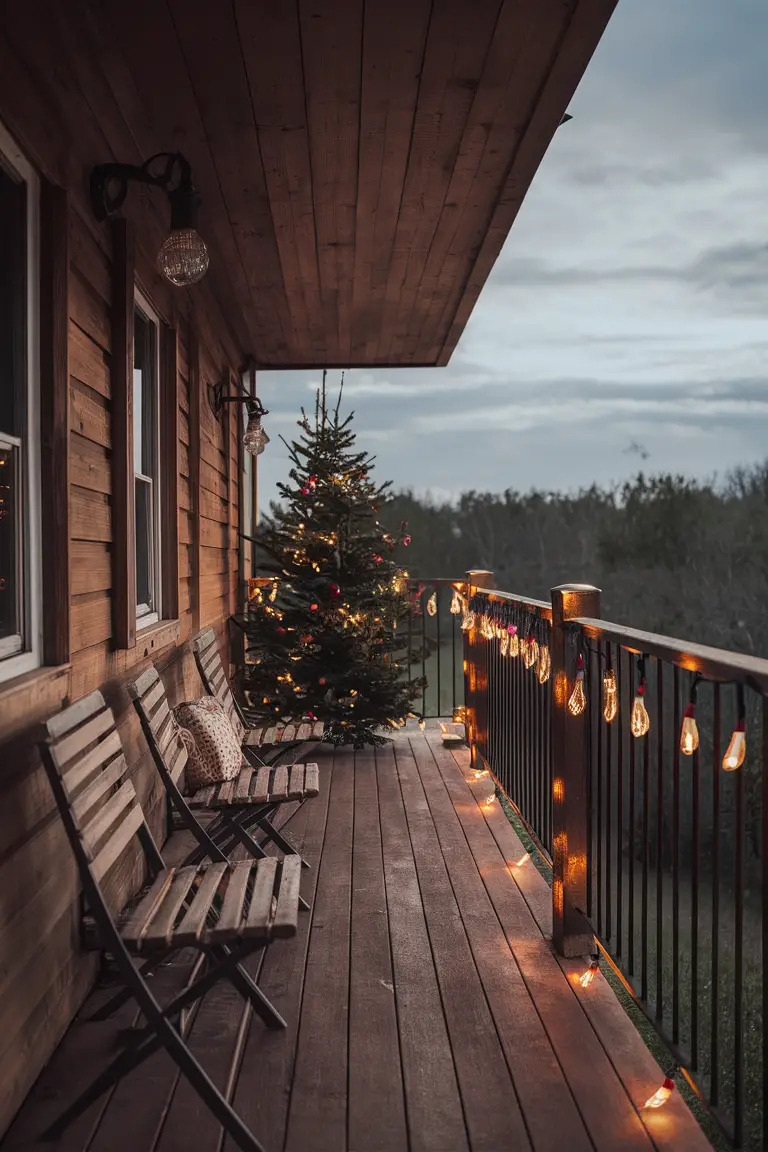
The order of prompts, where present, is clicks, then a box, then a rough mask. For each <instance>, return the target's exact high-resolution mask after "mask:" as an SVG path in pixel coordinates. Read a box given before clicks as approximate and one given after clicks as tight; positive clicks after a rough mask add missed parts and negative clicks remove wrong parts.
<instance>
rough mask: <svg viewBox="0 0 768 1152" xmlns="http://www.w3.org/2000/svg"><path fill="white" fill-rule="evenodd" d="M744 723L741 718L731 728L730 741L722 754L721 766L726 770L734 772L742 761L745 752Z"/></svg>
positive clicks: (745, 736)
mask: <svg viewBox="0 0 768 1152" xmlns="http://www.w3.org/2000/svg"><path fill="white" fill-rule="evenodd" d="M745 728H746V724H745V723H744V721H743V720H739V721H738V722H737V724H736V727H735V728H734V730H733V735H732V736H731V741H730V744H729V745H728V747H727V748H726V750H725V756H723V768H724V769H725V771H726V772H735V771H736V769H737V768H741V766H742V764H743V763H744V757H745V756H746V754H747V735H746V732H745Z"/></svg>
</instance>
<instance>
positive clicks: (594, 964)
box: [579, 953, 600, 988]
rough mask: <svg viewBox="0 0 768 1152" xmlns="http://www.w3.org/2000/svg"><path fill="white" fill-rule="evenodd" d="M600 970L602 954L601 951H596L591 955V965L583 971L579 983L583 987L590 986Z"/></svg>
mask: <svg viewBox="0 0 768 1152" xmlns="http://www.w3.org/2000/svg"><path fill="white" fill-rule="evenodd" d="M599 971H600V955H599V953H595V954H594V955H592V956H590V959H589V967H588V968H587V969H586V970H585V971H584V972H582V974H581V976H580V977H579V984H581V986H582V988H589V986H590V984H591V983H592V981H593V980H594V978H595V976H597V974H598V972H599Z"/></svg>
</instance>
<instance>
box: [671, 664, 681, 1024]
mask: <svg viewBox="0 0 768 1152" xmlns="http://www.w3.org/2000/svg"><path fill="white" fill-rule="evenodd" d="M673 690H674V701H673V705H672V714H673V715H672V726H673V734H674V740H675V742H674V746H673V747H674V751H673V754H672V1043H673V1044H679V1043H680V962H679V955H680V735H679V734H680V669H679V668H678V666H677V664H675V666H674V673H673Z"/></svg>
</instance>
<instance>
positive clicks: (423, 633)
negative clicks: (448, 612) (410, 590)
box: [421, 604, 427, 715]
mask: <svg viewBox="0 0 768 1152" xmlns="http://www.w3.org/2000/svg"><path fill="white" fill-rule="evenodd" d="M421 675H422V678H423V679H424V680H425V681H426V678H427V613H426V610H425V608H424V605H423V604H422V605H421ZM426 711H427V686H426V683H425V684H424V687H423V688H422V690H421V713H422V715H424V713H425V712H426Z"/></svg>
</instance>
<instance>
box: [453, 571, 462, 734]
mask: <svg viewBox="0 0 768 1152" xmlns="http://www.w3.org/2000/svg"><path fill="white" fill-rule="evenodd" d="M451 599H453V592H451ZM457 631H458V628H457V625H456V617H455V616H454V615H453V613H451V719H453V717H454V715H455V713H456V644H457V641H456V633H457ZM459 636H461V633H460V632H459Z"/></svg>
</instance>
